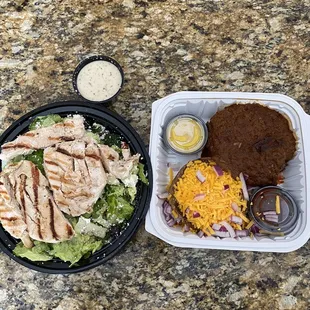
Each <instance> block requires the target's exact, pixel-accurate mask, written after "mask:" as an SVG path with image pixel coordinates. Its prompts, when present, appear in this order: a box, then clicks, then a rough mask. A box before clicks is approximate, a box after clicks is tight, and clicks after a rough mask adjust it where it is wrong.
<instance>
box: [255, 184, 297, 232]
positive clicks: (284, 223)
mask: <svg viewBox="0 0 310 310" xmlns="http://www.w3.org/2000/svg"><path fill="white" fill-rule="evenodd" d="M277 196H278V197H279V198H277ZM277 199H278V201H279V207H280V212H279V213H277V212H276V204H277ZM250 216H251V217H252V219H253V220H254V222H255V223H256V225H257V226H258V227H259V228H261V230H263V232H264V233H266V234H275V235H287V234H289V233H290V232H292V231H293V229H294V228H295V226H296V224H297V220H298V216H299V210H298V207H297V205H296V203H295V201H294V199H293V197H292V196H291V195H290V194H289V193H288V192H287V191H285V190H283V189H282V188H280V187H278V186H267V187H263V188H261V189H259V190H258V191H257V192H256V193H255V194H254V196H253V197H252V199H251V203H250Z"/></svg>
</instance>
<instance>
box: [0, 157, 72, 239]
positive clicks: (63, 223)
mask: <svg viewBox="0 0 310 310" xmlns="http://www.w3.org/2000/svg"><path fill="white" fill-rule="evenodd" d="M4 174H5V175H6V176H7V177H8V180H9V182H10V184H11V187H12V194H13V195H10V196H11V197H12V196H14V197H15V198H16V201H17V203H18V205H19V208H20V211H21V214H22V216H23V220H24V222H25V223H26V225H27V230H28V233H29V236H30V237H31V238H32V239H34V240H38V241H44V242H48V243H57V242H61V241H65V240H69V239H71V238H72V237H73V236H74V230H73V228H72V226H71V224H70V223H69V221H68V220H67V219H66V218H65V216H64V215H63V214H62V212H61V211H60V210H59V209H58V207H57V205H56V204H55V201H54V199H53V196H52V194H51V192H50V190H49V189H48V186H49V184H48V181H47V180H46V178H45V177H44V176H43V174H42V173H41V172H40V170H39V169H38V168H37V167H36V166H35V165H34V164H33V163H32V162H30V161H26V160H23V161H21V162H19V163H18V164H15V165H9V166H8V168H6V169H5V171H4Z"/></svg>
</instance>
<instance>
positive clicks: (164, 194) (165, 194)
mask: <svg viewBox="0 0 310 310" xmlns="http://www.w3.org/2000/svg"><path fill="white" fill-rule="evenodd" d="M168 196H169V194H168V193H162V194H157V197H158V198H159V199H166V198H168Z"/></svg>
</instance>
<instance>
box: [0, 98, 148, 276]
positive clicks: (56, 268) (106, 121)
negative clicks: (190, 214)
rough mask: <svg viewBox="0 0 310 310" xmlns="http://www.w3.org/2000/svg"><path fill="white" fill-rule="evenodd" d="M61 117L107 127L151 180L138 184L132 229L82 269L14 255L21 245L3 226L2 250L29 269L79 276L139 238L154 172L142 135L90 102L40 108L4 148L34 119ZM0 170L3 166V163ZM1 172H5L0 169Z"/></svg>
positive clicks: (13, 129) (0, 140)
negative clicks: (136, 157)
mask: <svg viewBox="0 0 310 310" xmlns="http://www.w3.org/2000/svg"><path fill="white" fill-rule="evenodd" d="M49 114H60V115H61V116H67V115H73V114H80V115H82V116H83V117H84V118H85V120H86V122H87V123H88V124H89V125H91V124H92V123H93V122H96V123H97V124H100V125H103V126H104V127H105V128H106V129H108V130H109V131H110V132H113V133H117V134H119V135H120V136H122V137H123V138H124V141H126V142H127V143H128V144H129V145H130V148H131V150H132V152H134V153H139V154H141V160H140V162H142V163H143V164H144V166H145V171H146V173H147V176H148V180H149V185H148V186H147V185H145V184H143V183H142V182H138V184H137V196H136V199H135V210H134V213H133V215H132V217H131V219H130V220H129V222H128V225H127V226H126V227H125V228H124V229H123V230H121V231H119V232H117V234H116V236H115V238H113V240H112V241H111V242H110V243H108V244H106V245H104V246H103V247H102V248H101V249H100V250H99V251H96V252H95V253H94V254H92V255H91V256H90V257H88V258H86V259H82V260H81V261H79V263H78V265H76V266H72V267H69V266H70V263H66V262H64V261H62V260H60V259H53V260H50V261H46V262H33V261H30V260H28V259H26V258H21V257H17V256H15V255H14V254H13V250H14V248H15V245H16V244H17V243H18V242H19V241H20V240H17V239H15V238H13V237H12V236H10V235H9V233H7V232H6V231H5V230H4V229H3V227H2V226H1V223H0V249H1V250H2V251H3V252H4V253H6V254H7V255H8V256H9V257H11V258H12V259H14V260H15V261H16V262H18V263H20V264H21V265H24V266H26V267H28V268H31V269H34V270H36V271H40V272H46V273H76V272H81V271H85V270H88V269H91V268H93V267H96V266H98V265H101V264H103V263H105V262H107V261H108V260H109V259H110V258H112V257H113V256H114V255H115V254H117V253H118V252H119V251H120V250H121V249H122V248H123V247H124V246H125V244H126V243H127V242H128V241H129V240H130V239H131V237H132V236H133V235H134V234H135V232H136V231H137V229H138V228H139V225H140V224H141V222H142V221H143V219H144V216H145V214H146V212H147V209H148V205H149V202H150V199H151V193H152V180H153V179H152V168H151V163H150V159H149V156H148V154H147V151H146V148H145V145H144V143H143V141H142V140H141V138H140V137H139V135H138V133H137V132H136V131H135V130H134V129H133V127H131V125H130V124H129V123H128V122H127V121H126V120H125V119H123V118H122V117H121V116H120V115H118V114H116V113H115V112H112V111H110V110H109V109H107V108H105V107H103V106H101V105H98V104H92V103H89V102H81V101H64V102H55V103H51V104H48V105H45V106H42V107H39V108H37V109H35V110H33V111H31V112H29V113H27V114H25V115H24V116H22V117H21V118H20V119H18V120H17V121H15V122H14V123H13V124H12V125H11V126H10V127H9V128H8V129H7V130H6V131H5V132H4V133H3V134H2V135H1V137H0V145H2V144H4V143H5V142H8V141H12V140H14V139H15V138H16V137H17V136H18V135H20V134H23V133H25V132H26V131H28V126H29V125H30V124H31V122H32V121H33V118H35V117H37V116H42V115H49ZM0 164H1V165H0V168H1V167H2V162H1V160H0ZM0 170H1V169H0Z"/></svg>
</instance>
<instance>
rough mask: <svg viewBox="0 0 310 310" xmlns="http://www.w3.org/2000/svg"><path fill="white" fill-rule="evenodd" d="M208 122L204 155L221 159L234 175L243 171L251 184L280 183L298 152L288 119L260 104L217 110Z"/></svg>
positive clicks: (234, 105) (223, 165)
mask: <svg viewBox="0 0 310 310" xmlns="http://www.w3.org/2000/svg"><path fill="white" fill-rule="evenodd" d="M207 126H208V130H209V139H208V143H207V145H206V147H205V148H204V150H203V152H202V157H211V158H212V159H214V161H216V162H217V161H221V162H222V164H221V166H222V168H223V169H224V170H228V171H230V172H231V174H232V176H233V177H237V176H238V175H239V174H240V172H243V174H244V175H247V176H248V179H247V184H248V185H252V186H264V185H277V184H278V183H279V182H278V181H279V176H280V173H281V171H282V170H283V169H284V168H285V166H286V164H287V162H288V161H289V160H291V159H292V158H293V157H294V155H295V152H296V138H295V135H294V133H293V131H292V130H291V129H290V123H289V121H288V119H287V118H286V117H285V116H284V115H282V114H280V113H279V112H277V111H275V110H272V109H270V108H268V107H266V106H263V105H261V104H257V103H254V104H233V105H230V106H228V107H226V108H225V109H224V110H222V111H219V112H217V113H216V114H215V115H214V116H213V117H212V118H211V120H210V122H209V123H208V124H207Z"/></svg>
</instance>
